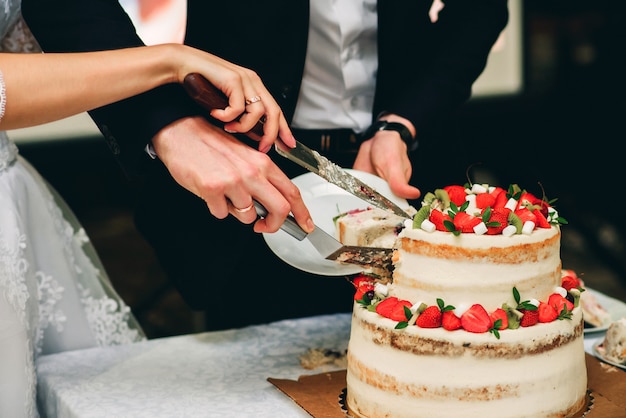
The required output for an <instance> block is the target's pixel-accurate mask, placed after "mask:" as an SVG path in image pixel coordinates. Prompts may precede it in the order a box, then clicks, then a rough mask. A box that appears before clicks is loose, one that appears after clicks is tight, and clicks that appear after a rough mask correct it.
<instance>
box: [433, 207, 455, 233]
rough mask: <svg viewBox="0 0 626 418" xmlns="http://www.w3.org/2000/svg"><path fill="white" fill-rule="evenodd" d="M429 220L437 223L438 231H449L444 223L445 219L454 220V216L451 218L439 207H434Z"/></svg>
mask: <svg viewBox="0 0 626 418" xmlns="http://www.w3.org/2000/svg"><path fill="white" fill-rule="evenodd" d="M429 220H430V221H431V222H432V223H434V224H435V228H437V231H444V232H449V231H448V228H446V227H445V225H444V224H443V221H450V222H452V218H450V215H448V214H444V213H443V212H441V211H440V210H438V209H433V210H432V211H431V212H430V218H429Z"/></svg>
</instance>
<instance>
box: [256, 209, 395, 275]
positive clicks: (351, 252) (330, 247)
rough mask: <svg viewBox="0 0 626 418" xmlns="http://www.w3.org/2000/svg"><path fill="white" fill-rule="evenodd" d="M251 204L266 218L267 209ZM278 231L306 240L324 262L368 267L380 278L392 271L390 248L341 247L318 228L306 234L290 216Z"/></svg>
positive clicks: (339, 243)
mask: <svg viewBox="0 0 626 418" xmlns="http://www.w3.org/2000/svg"><path fill="white" fill-rule="evenodd" d="M253 203H254V209H255V210H256V213H257V215H259V216H260V217H262V218H264V217H266V216H267V209H265V207H264V206H263V205H262V204H261V203H259V202H257V201H256V200H254V201H253ZM280 229H282V230H283V231H285V232H286V233H288V234H289V235H291V236H292V237H294V238H296V239H297V240H298V241H302V240H303V239H305V238H306V239H308V240H309V241H310V242H311V244H313V246H314V247H315V249H316V250H317V252H319V253H320V255H321V256H322V257H324V258H325V259H326V260H334V261H338V262H342V263H349V264H356V265H359V266H363V267H368V268H371V269H373V270H375V271H377V272H378V274H379V275H381V276H388V275H389V274H390V273H391V272H392V271H393V266H392V256H393V249H391V248H378V247H358V246H352V245H343V244H342V243H341V242H339V241H337V240H336V239H335V238H334V237H332V236H331V235H329V234H328V233H326V232H325V231H324V230H323V229H321V228H320V227H318V226H316V227H315V229H314V230H313V232H311V233H308V234H307V232H306V231H305V230H303V229H302V228H300V225H298V223H297V222H296V219H295V218H294V217H293V216H292V215H289V216H287V219H285V222H284V223H283V224H282V225H281V226H280Z"/></svg>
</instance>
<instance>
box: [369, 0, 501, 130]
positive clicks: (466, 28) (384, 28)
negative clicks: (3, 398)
mask: <svg viewBox="0 0 626 418" xmlns="http://www.w3.org/2000/svg"><path fill="white" fill-rule="evenodd" d="M429 7H430V2H411V1H397V2H395V1H394V2H383V1H379V2H378V14H379V68H378V82H377V86H376V103H375V109H374V110H375V112H374V114H375V115H376V114H377V113H378V112H380V111H388V112H391V113H396V114H399V115H402V116H404V117H406V118H408V119H409V120H411V121H412V122H413V123H414V125H415V126H416V128H417V130H418V131H421V130H422V129H423V128H425V127H429V126H432V124H433V123H434V122H436V121H438V120H440V119H441V118H442V117H445V116H446V115H448V114H449V113H450V111H451V110H453V109H455V108H456V107H458V106H460V105H461V104H462V103H463V102H465V101H466V100H467V99H468V98H469V97H470V95H471V88H472V84H473V83H474V81H475V80H476V79H477V78H478V76H479V75H480V74H481V72H482V71H483V70H484V68H485V65H486V63H487V58H488V56H489V52H490V50H491V47H492V46H493V44H494V43H495V41H496V40H497V38H498V36H499V35H500V33H501V31H502V30H503V29H504V27H505V26H506V24H507V22H508V7H507V0H472V1H466V0H445V1H444V8H443V10H441V11H440V13H439V18H438V20H436V21H435V22H431V21H430V19H429V17H428V10H427V9H428V8H429ZM416 19H418V21H416Z"/></svg>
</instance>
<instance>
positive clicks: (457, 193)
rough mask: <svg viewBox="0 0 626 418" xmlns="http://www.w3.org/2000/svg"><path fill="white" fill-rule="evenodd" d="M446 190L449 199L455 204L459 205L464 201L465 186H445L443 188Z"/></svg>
mask: <svg viewBox="0 0 626 418" xmlns="http://www.w3.org/2000/svg"><path fill="white" fill-rule="evenodd" d="M443 190H445V191H446V192H448V196H449V197H450V201H451V202H452V203H454V204H455V205H457V206H461V205H462V204H463V203H465V196H467V194H466V193H465V187H463V186H456V185H454V186H446V187H444V188H443Z"/></svg>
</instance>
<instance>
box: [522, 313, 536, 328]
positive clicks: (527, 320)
mask: <svg viewBox="0 0 626 418" xmlns="http://www.w3.org/2000/svg"><path fill="white" fill-rule="evenodd" d="M520 312H522V313H523V314H524V316H522V319H521V321H520V323H519V324H520V326H522V327H532V326H533V325H535V324H536V323H537V322H539V312H538V311H537V310H536V309H535V310H530V309H521V310H520Z"/></svg>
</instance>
